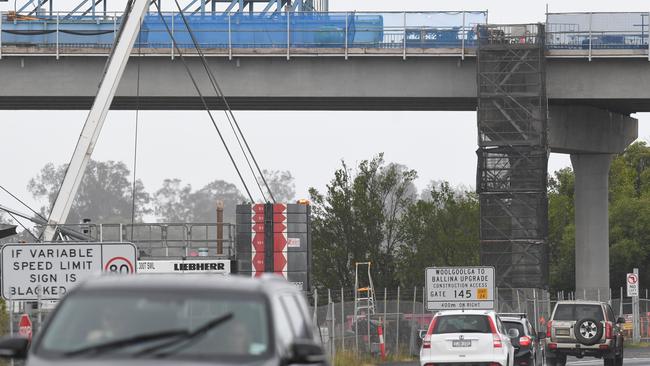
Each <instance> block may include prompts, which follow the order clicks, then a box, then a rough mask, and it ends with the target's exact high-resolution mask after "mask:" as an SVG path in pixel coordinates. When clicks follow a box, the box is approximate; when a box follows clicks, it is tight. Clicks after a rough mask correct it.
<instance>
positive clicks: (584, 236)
mask: <svg viewBox="0 0 650 366" xmlns="http://www.w3.org/2000/svg"><path fill="white" fill-rule="evenodd" d="M611 160H612V155H611V154H571V163H572V165H573V170H574V172H575V193H574V196H575V225H576V229H575V230H576V233H575V235H576V267H575V268H576V298H577V299H583V298H585V297H586V299H588V300H598V299H599V297H600V300H608V299H609V216H608V193H609V190H608V188H609V183H608V175H609V166H610V163H611Z"/></svg>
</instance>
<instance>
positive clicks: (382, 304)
mask: <svg viewBox="0 0 650 366" xmlns="http://www.w3.org/2000/svg"><path fill="white" fill-rule="evenodd" d="M375 291H376V293H375V309H374V313H372V312H371V314H370V316H367V312H365V309H362V310H360V311H359V312H358V313H357V315H356V316H355V304H354V290H353V289H336V290H333V289H319V290H315V291H314V292H312V293H310V294H308V297H309V300H310V303H311V304H312V312H313V313H312V314H313V320H314V323H315V324H316V325H317V326H318V330H319V332H320V336H321V340H322V342H323V345H324V346H325V349H326V350H327V352H329V354H330V356H331V357H334V356H335V355H336V353H337V352H341V351H343V352H352V353H357V354H361V355H372V356H375V357H379V356H380V344H381V342H380V336H379V328H380V327H381V328H382V333H383V337H382V338H383V345H384V349H385V354H386V355H387V356H409V355H410V356H416V355H417V354H418V353H419V350H420V345H421V337H422V336H423V334H424V332H426V330H427V328H428V325H429V322H430V321H431V318H432V317H433V314H434V313H433V312H429V311H427V310H426V307H425V306H424V304H425V303H426V301H425V295H426V294H425V289H424V288H410V289H404V288H393V289H384V288H381V289H380V288H376V289H375ZM619 293H620V291H618V290H615V291H614V290H613V291H610V294H612V295H611V296H614V297H616V295H618V294H619ZM610 294H606V295H603V296H602V298H601V300H602V301H607V302H608V303H609V304H610V305H611V306H612V309H613V311H614V313H615V314H617V315H620V316H622V317H624V318H626V323H625V324H623V329H624V332H625V334H626V337H627V338H628V339H630V340H631V339H632V332H633V329H634V327H639V329H640V334H641V339H642V340H646V341H647V340H650V298H648V293H647V291H646V292H645V293H643V292H642V293H641V295H642V296H641V298H640V299H639V313H640V322H639V324H634V322H633V319H632V315H631V314H632V299H631V298H628V297H623V300H622V301H621V298H620V295H619V296H618V297H616V298H613V299H609V298H610ZM643 295H645V296H643ZM496 298H497V301H496V303H495V307H496V308H497V309H498V312H499V313H524V314H526V317H527V318H528V319H529V321H530V323H531V324H532V325H533V327H534V328H535V330H536V331H545V330H546V322H547V321H548V320H549V318H550V316H551V313H552V311H553V308H554V307H555V304H556V303H557V301H558V300H581V299H583V297H582V296H581V295H579V294H576V293H574V292H571V293H565V292H558V293H554V294H550V293H549V292H548V291H545V290H541V289H503V288H501V289H496ZM591 300H598V299H596V298H594V299H591ZM314 305H315V306H314ZM368 319H369V321H368Z"/></svg>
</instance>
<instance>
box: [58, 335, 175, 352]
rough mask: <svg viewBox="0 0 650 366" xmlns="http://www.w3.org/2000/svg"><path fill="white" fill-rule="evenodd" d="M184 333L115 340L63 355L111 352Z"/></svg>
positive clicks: (138, 336)
mask: <svg viewBox="0 0 650 366" xmlns="http://www.w3.org/2000/svg"><path fill="white" fill-rule="evenodd" d="M186 333H187V330H185V329H174V330H166V331H162V332H154V333H146V334H140V335H136V336H134V337H129V338H123V339H117V340H114V341H110V342H106V343H100V344H95V345H92V346H87V347H82V348H79V349H76V350H74V351H69V352H65V353H64V355H65V356H79V355H82V354H87V353H94V354H99V353H103V352H108V351H112V350H115V349H120V348H124V347H129V346H133V345H136V344H140V343H145V342H151V341H156V340H161V339H165V338H171V337H178V336H180V335H184V334H186Z"/></svg>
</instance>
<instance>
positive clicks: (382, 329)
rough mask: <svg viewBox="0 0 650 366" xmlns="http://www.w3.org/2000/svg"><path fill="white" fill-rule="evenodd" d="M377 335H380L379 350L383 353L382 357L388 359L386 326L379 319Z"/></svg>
mask: <svg viewBox="0 0 650 366" xmlns="http://www.w3.org/2000/svg"><path fill="white" fill-rule="evenodd" d="M377 335H379V352H380V354H381V359H382V360H385V359H386V346H385V345H384V328H383V327H382V320H381V319H379V325H378V326H377Z"/></svg>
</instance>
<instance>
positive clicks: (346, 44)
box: [344, 12, 350, 60]
mask: <svg viewBox="0 0 650 366" xmlns="http://www.w3.org/2000/svg"><path fill="white" fill-rule="evenodd" d="M349 17H350V14H349V13H348V12H345V51H344V52H345V59H346V60H347V59H348V18H349Z"/></svg>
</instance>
